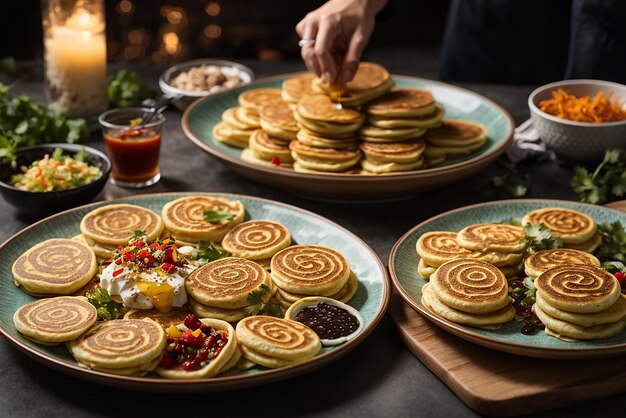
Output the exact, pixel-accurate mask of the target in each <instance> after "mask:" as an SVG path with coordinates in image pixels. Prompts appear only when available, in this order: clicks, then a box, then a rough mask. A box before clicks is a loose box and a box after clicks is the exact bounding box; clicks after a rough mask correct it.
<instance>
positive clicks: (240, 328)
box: [237, 315, 322, 361]
mask: <svg viewBox="0 0 626 418" xmlns="http://www.w3.org/2000/svg"><path fill="white" fill-rule="evenodd" d="M237 338H238V339H239V341H240V342H241V344H243V345H244V346H245V347H247V348H249V349H251V350H253V351H256V352H258V353H260V354H262V355H265V356H269V357H276V358H279V359H283V360H289V361H304V360H308V359H309V358H312V357H313V356H315V355H316V354H317V353H318V352H319V351H320V349H321V347H322V344H321V341H320V339H319V337H318V336H317V334H315V332H313V330H311V328H309V327H307V326H306V325H303V324H301V323H299V322H296V321H292V320H290V319H283V318H275V317H271V316H263V315H260V316H250V317H247V318H244V319H242V320H241V321H239V322H238V323H237ZM245 354H246V353H245V351H244V356H245Z"/></svg>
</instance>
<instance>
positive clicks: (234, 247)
mask: <svg viewBox="0 0 626 418" xmlns="http://www.w3.org/2000/svg"><path fill="white" fill-rule="evenodd" d="M290 244H291V234H290V233H289V230H288V229H287V228H285V226H283V225H281V224H279V223H277V222H270V221H248V222H244V223H241V224H239V225H237V226H236V227H234V228H233V229H232V230H230V232H228V234H226V236H225V237H224V240H223V241H222V246H223V247H224V249H225V250H226V251H228V252H229V253H231V254H233V255H234V256H236V257H242V258H247V259H250V260H263V259H266V258H270V257H271V256H273V255H274V254H276V253H277V252H278V251H280V250H282V249H283V248H285V247H288V246H289V245H290Z"/></svg>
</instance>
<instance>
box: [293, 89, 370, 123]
mask: <svg viewBox="0 0 626 418" xmlns="http://www.w3.org/2000/svg"><path fill="white" fill-rule="evenodd" d="M296 114H297V115H299V116H301V117H302V118H303V119H304V120H308V121H311V122H333V123H336V124H353V123H357V122H360V121H361V120H362V119H363V116H362V115H361V113H360V112H358V111H357V110H354V109H347V108H342V109H338V108H337V105H336V104H335V103H333V101H332V100H330V97H328V96H325V95H323V94H315V95H312V96H307V97H305V98H303V99H302V100H300V101H299V102H298V106H297V107H296Z"/></svg>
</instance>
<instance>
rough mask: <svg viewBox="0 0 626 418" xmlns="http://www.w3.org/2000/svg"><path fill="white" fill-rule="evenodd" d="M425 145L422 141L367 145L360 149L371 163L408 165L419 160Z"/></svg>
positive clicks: (364, 144)
mask: <svg viewBox="0 0 626 418" xmlns="http://www.w3.org/2000/svg"><path fill="white" fill-rule="evenodd" d="M425 147H426V144H425V143H424V141H419V140H418V141H410V142H394V143H388V144H377V143H367V142H364V143H362V144H361V146H360V148H361V151H363V154H365V158H367V159H368V160H369V161H370V162H373V163H410V162H414V161H417V160H419V159H420V157H421V156H422V153H423V152H424V148H425Z"/></svg>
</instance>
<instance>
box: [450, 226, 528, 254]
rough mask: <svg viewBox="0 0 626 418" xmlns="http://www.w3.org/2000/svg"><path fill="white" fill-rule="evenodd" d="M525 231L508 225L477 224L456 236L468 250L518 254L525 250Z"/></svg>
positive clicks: (464, 229)
mask: <svg viewBox="0 0 626 418" xmlns="http://www.w3.org/2000/svg"><path fill="white" fill-rule="evenodd" d="M524 236H525V234H524V229H523V228H522V227H520V226H515V225H508V224H475V225H470V226H467V227H465V228H463V229H462V230H461V231H459V233H458V234H457V236H456V240H457V242H458V243H459V244H460V245H461V246H462V247H463V248H467V249H468V250H476V251H482V252H488V251H502V252H518V251H522V250H523V249H524V246H525V245H524V244H523V243H522V242H521V239H522V238H524Z"/></svg>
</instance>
